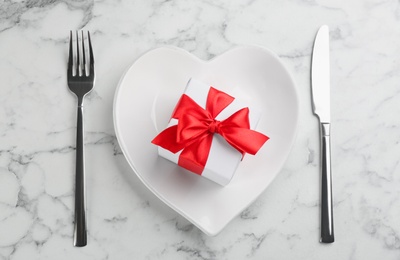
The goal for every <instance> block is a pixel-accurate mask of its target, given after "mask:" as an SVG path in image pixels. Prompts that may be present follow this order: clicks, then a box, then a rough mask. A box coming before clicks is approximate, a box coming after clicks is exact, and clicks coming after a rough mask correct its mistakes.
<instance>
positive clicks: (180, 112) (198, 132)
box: [152, 87, 269, 174]
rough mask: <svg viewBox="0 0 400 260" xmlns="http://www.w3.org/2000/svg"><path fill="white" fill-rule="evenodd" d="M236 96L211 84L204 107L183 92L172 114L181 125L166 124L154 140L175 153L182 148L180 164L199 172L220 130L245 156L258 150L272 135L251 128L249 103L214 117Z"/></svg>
mask: <svg viewBox="0 0 400 260" xmlns="http://www.w3.org/2000/svg"><path fill="white" fill-rule="evenodd" d="M233 100H234V98H233V97H231V96H229V95H228V94H226V93H224V92H222V91H219V90H217V89H215V88H213V87H210V90H209V92H208V96H207V101H206V109H203V108H202V107H200V106H199V105H198V104H197V103H196V102H195V101H194V100H193V99H191V98H190V97H189V96H187V95H186V94H183V95H182V96H181V98H180V100H179V102H178V104H177V105H176V107H175V110H174V112H173V114H172V118H175V119H178V125H173V126H170V127H168V128H166V129H165V130H164V131H162V132H161V133H160V134H158V135H157V136H156V137H155V138H154V139H153V140H152V143H153V144H155V145H158V146H160V147H162V148H164V149H167V150H169V151H170V152H172V153H177V152H179V151H182V152H181V154H180V155H179V160H178V165H180V166H182V167H184V168H186V169H188V170H190V171H192V172H194V173H197V174H201V173H202V172H203V170H204V167H205V165H206V162H207V159H208V155H209V152H210V148H211V143H212V139H213V136H214V133H218V134H220V135H221V136H222V137H223V138H224V139H225V140H226V141H227V142H228V143H229V144H230V145H231V146H232V147H233V148H235V149H236V150H238V151H239V152H240V153H241V154H242V156H244V154H245V153H250V154H253V155H254V154H256V153H257V151H258V150H259V149H260V148H261V146H262V145H263V144H264V143H265V142H266V141H267V140H268V139H269V137H268V136H265V135H263V134H262V133H259V132H256V131H254V130H251V129H250V122H249V109H248V108H247V107H246V108H242V109H240V110H238V111H236V112H235V113H233V114H232V115H231V116H230V117H228V118H226V119H225V120H222V121H218V120H216V119H215V118H216V117H217V116H218V114H219V113H220V112H221V111H222V110H224V109H225V108H226V107H227V106H228V105H229V104H230V103H232V101H233Z"/></svg>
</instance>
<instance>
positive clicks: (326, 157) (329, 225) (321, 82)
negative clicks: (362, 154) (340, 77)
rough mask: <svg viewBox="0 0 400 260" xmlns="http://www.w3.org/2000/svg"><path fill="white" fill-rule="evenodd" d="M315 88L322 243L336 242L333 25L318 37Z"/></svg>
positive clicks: (314, 59)
mask: <svg viewBox="0 0 400 260" xmlns="http://www.w3.org/2000/svg"><path fill="white" fill-rule="evenodd" d="M311 90H312V106H313V110H314V114H315V115H316V116H317V117H318V119H319V123H320V140H321V171H322V176H321V240H320V242H321V243H333V242H334V241H335V238H334V232H333V208H332V172H331V141H330V123H331V115H330V112H331V111H330V67H329V28H328V26H327V25H323V26H321V27H320V29H319V30H318V33H317V36H316V37H315V42H314V47H313V54H312V65H311Z"/></svg>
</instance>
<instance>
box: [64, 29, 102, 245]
mask: <svg viewBox="0 0 400 260" xmlns="http://www.w3.org/2000/svg"><path fill="white" fill-rule="evenodd" d="M87 40H88V43H89V44H88V45H89V50H86V49H85V43H84V42H85V41H84V35H83V31H82V37H81V39H80V42H81V48H80V43H79V35H78V31H76V53H75V57H76V59H75V58H74V50H73V44H72V42H73V40H72V31H70V39H69V58H68V69H67V80H68V87H69V89H70V90H71V92H72V93H74V94H75V95H76V97H77V99H78V122H77V132H76V176H75V224H74V246H77V247H82V246H86V244H87V234H86V208H85V200H86V199H85V161H84V146H83V140H84V132H83V99H84V97H85V96H86V94H88V93H89V92H90V91H91V90H92V89H93V86H94V81H95V73H94V59H93V50H92V44H91V41H90V34H89V32H88V33H87ZM86 52H88V53H89V57H86V56H87V54H86ZM80 53H81V54H80ZM80 55H82V60H81V59H80ZM87 58H88V59H87Z"/></svg>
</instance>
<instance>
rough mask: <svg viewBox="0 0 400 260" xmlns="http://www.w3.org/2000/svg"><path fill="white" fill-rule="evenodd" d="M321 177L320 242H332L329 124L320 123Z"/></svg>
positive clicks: (333, 239)
mask: <svg viewBox="0 0 400 260" xmlns="http://www.w3.org/2000/svg"><path fill="white" fill-rule="evenodd" d="M321 137H322V177H321V182H322V183H321V184H322V185H321V243H333V242H334V241H335V238H334V234H333V212H332V211H333V209H332V174H331V139H330V124H329V123H322V124H321Z"/></svg>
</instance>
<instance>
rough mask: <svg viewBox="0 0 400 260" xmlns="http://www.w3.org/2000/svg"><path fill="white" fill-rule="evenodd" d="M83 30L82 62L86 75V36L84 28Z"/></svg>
mask: <svg viewBox="0 0 400 260" xmlns="http://www.w3.org/2000/svg"><path fill="white" fill-rule="evenodd" d="M81 32H82V39H81V40H82V60H83V62H82V75H83V76H86V58H85V56H86V51H85V37H84V35H83V30H82V31H81Z"/></svg>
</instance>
